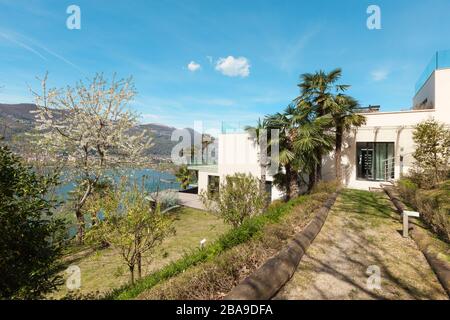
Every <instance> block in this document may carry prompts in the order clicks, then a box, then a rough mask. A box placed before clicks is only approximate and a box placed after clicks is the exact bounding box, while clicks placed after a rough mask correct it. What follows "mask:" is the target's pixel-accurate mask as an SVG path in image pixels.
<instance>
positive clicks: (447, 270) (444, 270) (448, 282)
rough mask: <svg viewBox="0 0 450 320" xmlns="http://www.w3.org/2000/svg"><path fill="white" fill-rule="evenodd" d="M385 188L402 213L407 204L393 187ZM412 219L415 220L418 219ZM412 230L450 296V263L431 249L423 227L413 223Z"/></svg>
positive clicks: (412, 234)
mask: <svg viewBox="0 0 450 320" xmlns="http://www.w3.org/2000/svg"><path fill="white" fill-rule="evenodd" d="M383 190H384V192H385V193H386V194H387V195H388V197H389V199H391V201H392V203H393V204H394V206H395V207H396V208H397V211H398V212H399V213H400V214H402V213H403V211H404V210H405V205H404V204H403V203H402V201H401V200H400V199H398V198H397V197H396V196H395V194H394V192H393V190H392V187H383ZM412 220H413V221H414V220H416V219H412ZM410 230H411V237H412V238H413V239H414V241H415V242H416V244H417V246H418V247H419V249H420V251H422V253H423V255H424V256H425V258H426V259H427V261H428V263H429V264H430V266H431V269H433V271H434V273H435V274H436V276H437V278H438V279H439V282H440V283H441V285H442V287H443V288H444V289H445V291H446V292H447V295H448V296H449V298H450V263H446V262H445V261H443V260H441V259H439V258H438V256H437V254H436V253H434V252H432V251H431V250H430V247H431V242H430V240H429V236H428V235H427V234H426V233H425V232H423V231H422V229H421V228H417V227H416V226H415V225H411V227H410Z"/></svg>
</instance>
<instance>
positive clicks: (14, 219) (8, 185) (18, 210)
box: [0, 146, 65, 299]
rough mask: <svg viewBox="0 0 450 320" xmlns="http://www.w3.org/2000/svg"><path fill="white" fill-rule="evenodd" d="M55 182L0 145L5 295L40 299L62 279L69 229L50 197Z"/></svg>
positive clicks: (1, 293) (0, 281)
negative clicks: (55, 212)
mask: <svg viewBox="0 0 450 320" xmlns="http://www.w3.org/2000/svg"><path fill="white" fill-rule="evenodd" d="M56 184H57V177H56V176H52V177H44V176H40V175H38V174H36V173H35V172H34V171H33V169H32V168H29V167H27V166H25V165H24V164H22V162H21V160H20V158H18V157H16V156H14V155H13V154H12V153H11V152H10V151H9V150H8V149H7V148H6V147H1V146H0V274H1V275H2V276H1V277H0V299H39V298H42V297H43V296H44V295H45V294H46V293H49V292H51V291H53V290H54V289H56V287H57V286H58V285H60V284H61V283H62V280H61V277H59V276H57V275H56V274H57V272H58V270H59V268H60V266H61V264H60V262H59V258H60V256H61V252H62V246H61V243H62V236H63V234H64V231H65V228H64V225H63V221H62V220H60V219H56V218H54V217H53V210H54V209H55V206H56V203H55V202H54V201H52V200H49V198H48V194H49V192H50V191H51V190H52V188H53V187H55V186H56Z"/></svg>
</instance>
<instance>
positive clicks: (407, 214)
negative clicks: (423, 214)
mask: <svg viewBox="0 0 450 320" xmlns="http://www.w3.org/2000/svg"><path fill="white" fill-rule="evenodd" d="M419 216H420V214H419V212H415V211H403V237H404V238H408V237H409V217H415V218H418V217H419Z"/></svg>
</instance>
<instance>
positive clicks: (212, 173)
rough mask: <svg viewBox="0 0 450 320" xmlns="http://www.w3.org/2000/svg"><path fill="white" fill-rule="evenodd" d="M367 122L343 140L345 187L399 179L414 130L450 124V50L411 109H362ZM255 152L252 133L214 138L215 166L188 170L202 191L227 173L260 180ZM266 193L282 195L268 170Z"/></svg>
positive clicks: (425, 77)
mask: <svg viewBox="0 0 450 320" xmlns="http://www.w3.org/2000/svg"><path fill="white" fill-rule="evenodd" d="M361 114H363V115H364V116H365V117H366V119H367V122H366V124H365V125H364V126H362V127H359V128H353V129H352V130H351V131H350V132H349V133H348V134H347V135H346V137H345V139H344V146H343V154H342V163H341V166H342V169H343V170H342V171H343V183H344V184H345V185H347V186H348V187H350V188H356V189H369V188H371V187H379V186H380V183H382V182H383V181H392V180H396V179H399V178H400V177H401V176H402V175H403V174H406V173H407V172H408V170H409V169H410V168H411V166H412V165H413V157H412V154H413V153H414V142H413V131H414V126H416V125H417V124H418V123H420V122H422V121H425V120H428V119H435V120H437V121H439V122H442V123H445V124H447V125H449V126H450V51H441V52H437V53H436V54H435V56H434V57H433V59H432V61H431V62H430V63H429V65H428V66H427V68H426V69H425V71H424V73H423V74H422V76H421V77H420V79H419V81H418V83H417V84H416V91H415V96H414V98H413V101H412V108H411V109H409V110H406V111H396V112H380V111H379V108H377V107H369V108H363V109H362V112H361ZM258 153H259V148H258V145H257V144H256V143H255V142H254V139H252V137H251V136H250V134H248V133H245V132H241V133H222V134H220V135H219V137H218V157H217V159H218V160H217V163H216V164H213V165H203V166H190V167H189V168H190V169H191V170H196V171H197V172H198V187H199V192H201V191H206V190H209V191H211V190H212V191H214V190H215V189H218V188H219V184H220V183H221V182H222V181H223V179H224V178H225V177H226V176H227V175H232V174H234V173H237V172H239V173H250V174H252V175H254V176H255V177H260V175H261V167H260V165H259V161H258ZM333 156H334V155H333V152H332V153H330V154H329V155H328V156H326V157H325V158H324V159H323V169H322V170H323V171H322V175H323V178H324V179H325V180H333V179H334V178H335V161H334V158H333ZM267 190H269V191H270V193H271V199H272V200H275V199H278V198H281V197H283V193H282V192H281V191H280V190H279V189H278V188H277V187H276V186H275V185H274V184H273V174H272V173H270V172H267Z"/></svg>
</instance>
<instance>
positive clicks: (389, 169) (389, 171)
mask: <svg viewBox="0 0 450 320" xmlns="http://www.w3.org/2000/svg"><path fill="white" fill-rule="evenodd" d="M356 149H357V150H356V157H357V158H356V163H357V177H358V179H365V180H373V181H385V180H390V179H394V177H395V172H394V163H395V160H394V159H395V154H394V143H393V142H358V143H357V144H356Z"/></svg>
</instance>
